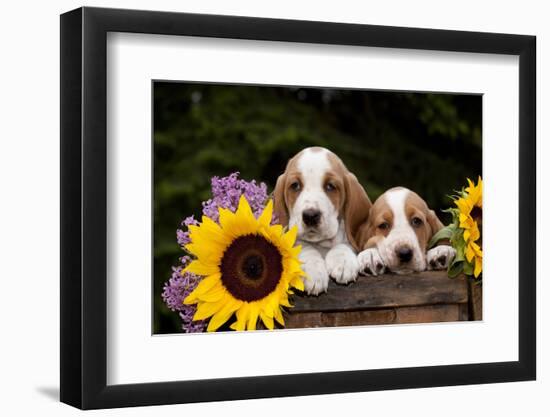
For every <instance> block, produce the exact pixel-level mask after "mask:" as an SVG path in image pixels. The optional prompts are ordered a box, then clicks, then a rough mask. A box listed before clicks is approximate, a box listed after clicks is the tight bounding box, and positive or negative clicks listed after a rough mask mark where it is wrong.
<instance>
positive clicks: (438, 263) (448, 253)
mask: <svg viewBox="0 0 550 417" xmlns="http://www.w3.org/2000/svg"><path fill="white" fill-rule="evenodd" d="M455 256H456V250H455V249H454V248H452V247H451V246H448V245H440V246H436V247H435V248H432V249H430V250H429V251H428V253H427V254H426V260H427V262H428V269H430V270H436V269H446V268H447V267H448V266H449V264H450V263H451V262H452V261H453V259H454V257H455Z"/></svg>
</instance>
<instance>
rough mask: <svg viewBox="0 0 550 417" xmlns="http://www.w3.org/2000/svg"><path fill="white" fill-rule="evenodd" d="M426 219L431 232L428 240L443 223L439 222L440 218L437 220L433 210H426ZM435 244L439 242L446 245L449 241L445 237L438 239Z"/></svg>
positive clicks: (441, 227)
mask: <svg viewBox="0 0 550 417" xmlns="http://www.w3.org/2000/svg"><path fill="white" fill-rule="evenodd" d="M426 220H427V221H428V224H429V225H430V229H431V234H430V236H429V239H428V241H429V240H430V239H431V238H432V237H433V235H435V234H436V233H437V232H439V231H440V230H441V229H443V227H445V226H443V223H441V220H439V218H438V217H437V215H436V214H435V211H433V210H428V216H427V218H426ZM437 244H438V245H441V244H443V245H448V244H449V241H448V240H447V239H445V240H441V241H439V242H438V243H437Z"/></svg>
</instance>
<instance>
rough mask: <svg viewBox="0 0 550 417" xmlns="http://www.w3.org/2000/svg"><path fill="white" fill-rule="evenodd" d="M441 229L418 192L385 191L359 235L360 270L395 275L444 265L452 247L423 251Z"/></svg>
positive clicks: (368, 272) (376, 202)
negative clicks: (387, 272) (385, 272)
mask: <svg viewBox="0 0 550 417" xmlns="http://www.w3.org/2000/svg"><path fill="white" fill-rule="evenodd" d="M441 228H443V224H442V223H441V221H440V220H439V219H438V218H437V216H436V214H435V212H434V211H433V210H430V208H429V207H428V205H427V204H426V202H425V201H424V200H423V199H422V198H420V197H419V196H418V194H416V193H415V192H413V191H411V190H408V189H407V188H403V187H396V188H392V189H390V190H388V191H386V192H385V193H384V194H382V195H381V196H380V197H379V198H378V199H377V200H376V201H375V202H374V204H373V206H372V208H371V210H370V214H369V219H368V221H367V222H366V223H365V224H364V225H362V226H361V228H360V231H359V234H358V241H359V245H360V250H361V252H360V253H359V255H358V257H357V259H358V261H359V264H360V271H361V272H362V273H366V274H369V275H378V274H381V273H383V272H384V271H385V270H386V268H387V269H388V270H390V271H391V272H395V273H398V274H405V273H410V272H418V271H424V270H426V269H427V268H429V269H444V268H447V266H448V265H449V263H450V262H451V261H452V259H453V258H454V257H455V255H456V251H455V250H454V249H453V248H452V247H451V246H448V245H440V246H436V247H434V248H432V249H430V250H428V251H427V252H426V250H427V245H428V242H429V241H430V239H431V238H432V236H433V235H434V234H435V233H436V232H437V231H439V230H440V229H441Z"/></svg>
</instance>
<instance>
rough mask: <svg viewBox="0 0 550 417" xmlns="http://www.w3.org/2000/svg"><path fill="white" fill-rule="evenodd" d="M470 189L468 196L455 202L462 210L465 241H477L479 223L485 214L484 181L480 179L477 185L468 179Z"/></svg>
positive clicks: (460, 220)
mask: <svg viewBox="0 0 550 417" xmlns="http://www.w3.org/2000/svg"><path fill="white" fill-rule="evenodd" d="M468 185H469V186H468V187H466V194H465V196H463V197H460V198H458V199H456V200H455V204H456V206H457V207H458V209H459V210H460V214H459V222H460V223H459V226H460V227H461V228H462V229H464V240H465V241H466V242H468V241H469V240H472V241H476V240H478V239H479V237H480V232H479V225H478V222H479V221H480V220H481V217H482V213H483V199H482V196H483V181H482V180H481V177H478V180H477V185H474V183H473V182H472V181H471V180H470V179H469V178H468Z"/></svg>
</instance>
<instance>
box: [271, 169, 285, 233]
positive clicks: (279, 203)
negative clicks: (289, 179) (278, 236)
mask: <svg viewBox="0 0 550 417" xmlns="http://www.w3.org/2000/svg"><path fill="white" fill-rule="evenodd" d="M285 184H286V174H281V175H279V178H277V183H276V184H275V190H274V191H273V212H274V213H275V214H276V216H277V218H278V219H279V223H280V224H282V225H283V226H288V210H287V207H286V201H285Z"/></svg>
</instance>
